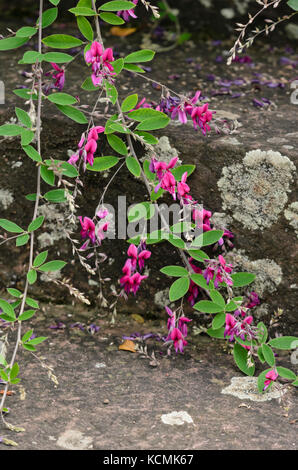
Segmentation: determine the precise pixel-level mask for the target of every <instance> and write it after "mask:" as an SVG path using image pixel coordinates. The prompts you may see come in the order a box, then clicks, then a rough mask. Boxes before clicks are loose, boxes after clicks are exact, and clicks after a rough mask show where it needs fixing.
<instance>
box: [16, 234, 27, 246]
mask: <svg viewBox="0 0 298 470" xmlns="http://www.w3.org/2000/svg"><path fill="white" fill-rule="evenodd" d="M29 238H30V237H29V235H27V234H25V235H21V236H20V237H18V238H17V239H16V246H23V245H26V243H28V241H29Z"/></svg>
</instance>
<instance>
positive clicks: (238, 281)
mask: <svg viewBox="0 0 298 470" xmlns="http://www.w3.org/2000/svg"><path fill="white" fill-rule="evenodd" d="M231 278H232V279H233V287H243V286H248V284H251V283H252V282H253V281H254V280H255V278H256V275H255V274H252V273H235V274H232V275H231Z"/></svg>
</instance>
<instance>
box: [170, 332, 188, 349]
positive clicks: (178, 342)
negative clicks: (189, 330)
mask: <svg viewBox="0 0 298 470" xmlns="http://www.w3.org/2000/svg"><path fill="white" fill-rule="evenodd" d="M170 338H171V340H172V341H173V343H174V348H175V351H176V353H177V352H178V349H179V351H180V352H181V353H182V354H183V350H184V346H186V345H187V341H185V339H184V337H183V334H182V333H181V331H180V330H179V329H178V328H174V329H173V330H172V332H171V334H170Z"/></svg>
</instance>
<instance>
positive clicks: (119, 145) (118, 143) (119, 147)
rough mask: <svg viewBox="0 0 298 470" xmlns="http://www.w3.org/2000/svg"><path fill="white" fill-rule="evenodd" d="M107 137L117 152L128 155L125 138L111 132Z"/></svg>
mask: <svg viewBox="0 0 298 470" xmlns="http://www.w3.org/2000/svg"><path fill="white" fill-rule="evenodd" d="M107 139H108V142H109V144H110V146H111V147H112V149H113V150H115V151H116V152H117V153H120V155H127V153H128V150H127V147H126V145H125V143H124V142H123V140H121V139H120V138H119V137H117V136H116V135H114V134H109V135H108V136H107Z"/></svg>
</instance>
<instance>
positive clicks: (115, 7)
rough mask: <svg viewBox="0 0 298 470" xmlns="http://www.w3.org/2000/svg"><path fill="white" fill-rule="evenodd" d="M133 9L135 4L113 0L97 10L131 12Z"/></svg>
mask: <svg viewBox="0 0 298 470" xmlns="http://www.w3.org/2000/svg"><path fill="white" fill-rule="evenodd" d="M132 8H135V4H134V3H132V2H127V1H125V0H114V1H112V2H107V3H104V4H103V5H101V6H100V7H99V10H103V11H119V10H131V9H132Z"/></svg>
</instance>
